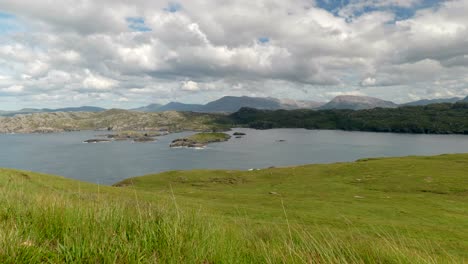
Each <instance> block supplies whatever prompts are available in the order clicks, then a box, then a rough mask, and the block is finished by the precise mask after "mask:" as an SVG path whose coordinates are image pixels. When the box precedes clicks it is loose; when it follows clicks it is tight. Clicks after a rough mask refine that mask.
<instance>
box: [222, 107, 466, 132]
mask: <svg viewBox="0 0 468 264" xmlns="http://www.w3.org/2000/svg"><path fill="white" fill-rule="evenodd" d="M467 116H468V104H467V103H456V104H433V105H427V106H406V107H399V108H375V109H368V110H319V111H314V110H289V111H286V110H276V111H267V110H257V109H252V108H242V109H241V110H240V111H238V112H236V113H233V114H231V115H229V116H227V117H222V118H220V119H218V120H217V122H218V123H219V124H223V125H227V126H232V127H236V126H243V127H250V128H255V129H271V128H306V129H332V130H336V129H339V130H349V131H371V132H393V133H422V134H468V119H467V118H466V117H467Z"/></svg>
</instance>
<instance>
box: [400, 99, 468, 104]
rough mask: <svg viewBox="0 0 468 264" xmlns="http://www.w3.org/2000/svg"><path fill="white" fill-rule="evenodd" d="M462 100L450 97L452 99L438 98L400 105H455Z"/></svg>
mask: <svg viewBox="0 0 468 264" xmlns="http://www.w3.org/2000/svg"><path fill="white" fill-rule="evenodd" d="M462 99H463V98H461V97H452V98H440V99H423V100H418V101H414V102H409V103H405V104H402V106H419V105H429V104H441V103H451V104H453V103H456V102H458V101H460V100H462Z"/></svg>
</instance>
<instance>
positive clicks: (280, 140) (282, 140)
mask: <svg viewBox="0 0 468 264" xmlns="http://www.w3.org/2000/svg"><path fill="white" fill-rule="evenodd" d="M276 142H286V140H284V139H279V140H276Z"/></svg>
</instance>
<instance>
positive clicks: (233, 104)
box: [132, 96, 324, 113]
mask: <svg viewBox="0 0 468 264" xmlns="http://www.w3.org/2000/svg"><path fill="white" fill-rule="evenodd" d="M323 104H324V103H320V102H314V101H306V100H292V99H283V100H279V99H276V98H272V97H250V96H224V97H222V98H220V99H218V100H215V101H212V102H209V103H207V104H205V105H201V104H184V103H179V102H170V103H168V104H166V105H163V106H158V105H157V104H151V105H148V106H145V107H140V108H135V109H132V110H135V111H142V112H162V111H192V112H204V113H233V112H236V111H238V110H239V109H241V108H242V107H251V108H256V109H265V110H277V109H287V110H291V109H299V108H306V109H315V108H317V107H319V106H321V105H323Z"/></svg>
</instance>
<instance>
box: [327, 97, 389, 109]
mask: <svg viewBox="0 0 468 264" xmlns="http://www.w3.org/2000/svg"><path fill="white" fill-rule="evenodd" d="M397 106H398V105H397V104H395V103H393V102H390V101H384V100H381V99H378V98H374V97H368V96H355V95H340V96H337V97H335V98H333V100H331V101H330V102H328V103H326V104H324V105H322V106H321V107H320V108H319V109H351V110H363V109H373V108H377V107H381V108H396V107H397Z"/></svg>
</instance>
